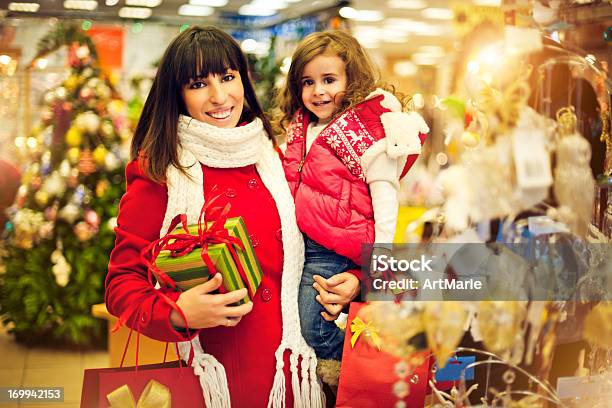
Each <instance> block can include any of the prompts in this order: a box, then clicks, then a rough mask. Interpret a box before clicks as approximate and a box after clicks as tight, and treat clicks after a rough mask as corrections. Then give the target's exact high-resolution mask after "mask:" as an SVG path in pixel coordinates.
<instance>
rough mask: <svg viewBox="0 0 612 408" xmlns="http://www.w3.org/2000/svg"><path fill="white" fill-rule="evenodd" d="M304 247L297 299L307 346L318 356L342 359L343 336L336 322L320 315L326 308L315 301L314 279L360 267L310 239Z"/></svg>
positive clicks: (305, 240) (327, 277) (307, 239)
mask: <svg viewBox="0 0 612 408" xmlns="http://www.w3.org/2000/svg"><path fill="white" fill-rule="evenodd" d="M304 244H305V246H306V260H305V263H304V272H303V273H302V280H301V282H300V292H299V296H298V305H299V310H300V324H301V326H302V336H304V340H306V343H308V344H309V345H310V346H311V347H312V348H314V350H315V352H316V354H317V357H319V358H323V359H334V360H340V359H341V358H342V346H343V343H344V333H343V332H342V330H340V329H339V328H338V326H336V323H335V322H328V321H327V320H325V319H323V317H322V316H321V314H320V313H321V312H322V311H324V310H325V309H324V308H323V306H321V304H320V303H319V302H317V300H316V299H315V297H316V296H317V295H318V294H319V292H318V291H317V290H316V289H315V288H313V287H312V284H313V283H314V278H313V276H314V275H319V276H322V277H323V278H325V279H329V278H330V277H332V276H334V275H337V274H339V273H341V272H345V271H346V270H349V269H357V268H358V266H357V265H355V263H354V262H353V261H351V260H350V259H348V258H345V257H344V256H342V255H338V254H336V253H335V252H333V251H330V250H329V249H327V248H325V247H323V246H321V245H319V244H317V243H316V242H315V241H313V240H312V239H310V238H308V237H307V236H304Z"/></svg>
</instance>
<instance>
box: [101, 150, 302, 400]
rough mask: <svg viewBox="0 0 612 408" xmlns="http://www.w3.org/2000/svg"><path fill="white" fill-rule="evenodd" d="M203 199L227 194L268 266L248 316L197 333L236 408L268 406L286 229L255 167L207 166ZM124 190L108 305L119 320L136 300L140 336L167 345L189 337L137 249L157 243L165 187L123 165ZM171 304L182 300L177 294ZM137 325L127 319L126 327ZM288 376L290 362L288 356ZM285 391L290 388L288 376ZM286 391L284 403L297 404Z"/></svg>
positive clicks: (234, 213)
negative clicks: (214, 192)
mask: <svg viewBox="0 0 612 408" xmlns="http://www.w3.org/2000/svg"><path fill="white" fill-rule="evenodd" d="M202 170H203V172H204V197H205V198H206V197H207V196H209V192H210V190H211V189H212V188H213V186H215V185H216V186H218V188H219V189H220V190H219V191H222V192H225V193H224V194H223V196H222V198H221V199H219V200H218V201H217V203H218V204H219V205H225V203H227V202H230V203H231V205H232V208H231V211H230V217H231V216H238V215H240V216H242V217H243V218H244V221H245V224H246V227H247V230H248V232H249V234H250V237H251V240H252V241H253V246H254V247H255V253H256V255H257V257H258V259H259V262H260V264H261V267H262V269H263V279H262V281H261V285H260V286H259V288H258V290H257V293H256V296H255V300H254V302H253V303H254V304H253V310H252V311H251V313H249V314H247V315H246V316H244V317H243V318H242V320H241V321H240V323H238V325H237V326H236V327H229V328H228V327H216V328H212V329H203V330H201V331H200V333H199V335H200V341H201V343H202V346H203V347H204V351H206V352H207V353H209V354H212V355H213V356H215V357H216V358H217V360H219V362H221V364H223V366H224V367H225V370H226V373H227V377H228V383H229V391H230V395H231V399H232V407H235V408H236V407H265V406H266V405H267V402H268V395H269V393H270V390H271V388H272V382H273V379H274V373H275V359H274V352H275V351H276V349H277V347H278V345H279V344H280V340H281V329H282V324H281V303H280V293H281V272H282V266H283V249H282V235H281V225H280V219H279V216H278V211H277V210H276V205H275V203H274V200H273V198H272V196H271V194H270V193H269V191H268V190H267V189H266V187H265V186H264V184H263V182H262V181H261V178H260V177H259V174H258V173H257V171H256V169H255V166H254V165H250V166H246V167H241V168H236V169H216V168H210V167H207V166H204V165H202ZM126 180H127V192H126V193H125V195H124V196H123V198H122V199H121V203H120V205H119V216H118V219H117V224H118V226H117V228H116V230H115V231H116V234H117V238H116V242H115V248H114V249H113V251H112V252H111V256H110V263H109V266H108V276H107V278H106V299H105V300H106V305H107V307H108V310H109V311H110V313H111V314H113V315H115V316H119V315H120V314H121V313H122V312H123V311H124V310H126V308H128V307H129V306H130V305H131V304H134V302H137V303H138V304H140V305H141V310H142V311H143V313H142V314H141V317H140V319H141V322H140V327H141V332H142V333H143V334H145V335H147V336H149V337H151V338H154V339H158V340H162V341H182V340H185V339H186V338H185V337H184V335H183V334H181V333H180V332H177V331H175V330H174V329H173V328H172V326H171V325H170V320H169V316H170V310H171V309H170V307H169V306H168V305H167V304H166V303H164V302H163V301H160V300H159V298H158V297H156V296H155V293H154V289H153V288H152V287H151V285H150V284H149V283H148V281H147V271H146V267H145V266H144V264H143V263H142V262H141V261H140V251H141V249H142V248H143V247H145V246H146V245H148V244H149V242H151V241H153V240H155V239H158V238H159V231H160V229H161V225H162V222H163V218H164V214H165V212H166V205H167V198H168V196H167V189H166V186H165V185H159V184H156V183H155V182H153V181H152V180H150V179H149V178H147V177H146V176H144V175H143V174H142V172H141V170H140V169H139V167H138V164H137V163H136V162H131V163H129V164H128V166H127V168H126ZM170 297H171V298H172V299H173V300H176V299H177V298H178V294H177V293H172V294H171V295H170ZM133 323H134V322H133V321H130V322H128V325H129V326H132V325H133ZM285 357H286V358H285V360H286V361H285V369H286V372H288V367H289V359H288V358H287V356H285ZM285 378H287V379H288V380H287V383H286V389H287V390H291V382H290V375H288V374H287V375H286V376H285ZM290 394H291V391H289V392H288V393H287V400H286V402H287V406H292V405H293V399H292V396H291V395H290Z"/></svg>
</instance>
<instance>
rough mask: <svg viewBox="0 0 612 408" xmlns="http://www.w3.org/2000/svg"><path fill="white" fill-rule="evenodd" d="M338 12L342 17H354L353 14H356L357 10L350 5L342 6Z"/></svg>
mask: <svg viewBox="0 0 612 408" xmlns="http://www.w3.org/2000/svg"><path fill="white" fill-rule="evenodd" d="M338 13H339V14H340V17H344V18H351V19H352V18H355V16H356V15H357V10H355V9H354V8H352V7H342V8H341V9H340V10H339V11H338Z"/></svg>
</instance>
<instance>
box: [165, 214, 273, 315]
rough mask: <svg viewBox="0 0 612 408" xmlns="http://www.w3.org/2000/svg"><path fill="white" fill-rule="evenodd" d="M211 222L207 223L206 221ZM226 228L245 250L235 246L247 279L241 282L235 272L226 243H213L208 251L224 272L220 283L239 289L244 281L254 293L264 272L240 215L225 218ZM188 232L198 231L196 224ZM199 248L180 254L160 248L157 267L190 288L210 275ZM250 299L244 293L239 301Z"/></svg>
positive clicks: (178, 283) (186, 287)
mask: <svg viewBox="0 0 612 408" xmlns="http://www.w3.org/2000/svg"><path fill="white" fill-rule="evenodd" d="M209 224H210V223H209ZM224 227H225V229H226V230H227V231H228V232H229V234H230V235H231V236H234V237H237V238H238V239H240V241H242V244H243V245H244V251H242V250H241V249H239V248H236V254H237V257H238V261H239V262H240V263H241V264H242V267H243V269H244V271H245V272H246V276H247V282H243V281H242V278H241V277H240V273H239V272H238V268H237V266H236V263H235V262H234V259H233V258H232V255H231V253H230V251H229V248H228V247H227V245H226V244H215V245H209V246H208V255H209V256H210V258H211V260H212V262H213V264H214V265H215V268H216V269H217V271H218V272H219V273H221V275H222V276H223V286H224V287H225V289H226V290H227V291H228V292H229V291H233V290H237V289H242V288H244V287H246V286H245V284H246V285H248V287H250V288H252V290H253V293H255V291H256V290H257V287H259V284H260V283H261V278H262V276H263V272H262V270H261V266H260V265H259V261H258V260H257V257H256V256H255V251H254V250H253V244H252V243H251V239H250V238H249V234H247V230H246V226H245V225H244V221H243V220H242V217H234V218H228V219H227V221H226V222H225V225H224ZM183 232H184V231H183V228H182V227H178V228H176V229H175V230H174V231H172V232H171V233H172V234H177V233H179V234H180V233H183ZM189 232H190V233H191V234H194V235H197V233H198V226H197V224H194V225H190V226H189ZM201 251H202V249H201V248H196V249H194V250H193V251H191V252H190V253H188V254H187V255H184V256H180V257H176V258H174V257H172V256H170V251H162V252H160V254H159V255H158V256H157V267H158V268H159V269H160V270H162V271H164V272H165V273H166V274H167V275H168V276H169V277H170V278H171V279H172V280H173V281H174V282H175V283H176V285H177V286H178V287H179V288H180V289H181V290H187V289H190V288H192V287H194V286H196V285H199V284H201V283H204V282H206V281H207V280H208V279H209V278H210V273H209V271H208V267H207V266H206V264H205V263H204V261H203V260H202V255H201ZM247 302H249V296H248V295H247V296H246V297H245V298H244V299H242V300H241V301H240V302H239V303H240V304H242V303H247Z"/></svg>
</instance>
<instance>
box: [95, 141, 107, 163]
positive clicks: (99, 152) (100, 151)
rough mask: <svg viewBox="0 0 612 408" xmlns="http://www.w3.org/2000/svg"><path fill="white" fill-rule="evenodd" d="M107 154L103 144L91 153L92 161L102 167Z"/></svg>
mask: <svg viewBox="0 0 612 408" xmlns="http://www.w3.org/2000/svg"><path fill="white" fill-rule="evenodd" d="M107 154H108V150H106V147H104V145H103V144H99V145H98V146H97V147H96V148H95V149H94V151H93V159H94V161H95V162H96V164H97V165H98V166H104V160H105V159H106V155H107Z"/></svg>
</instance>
